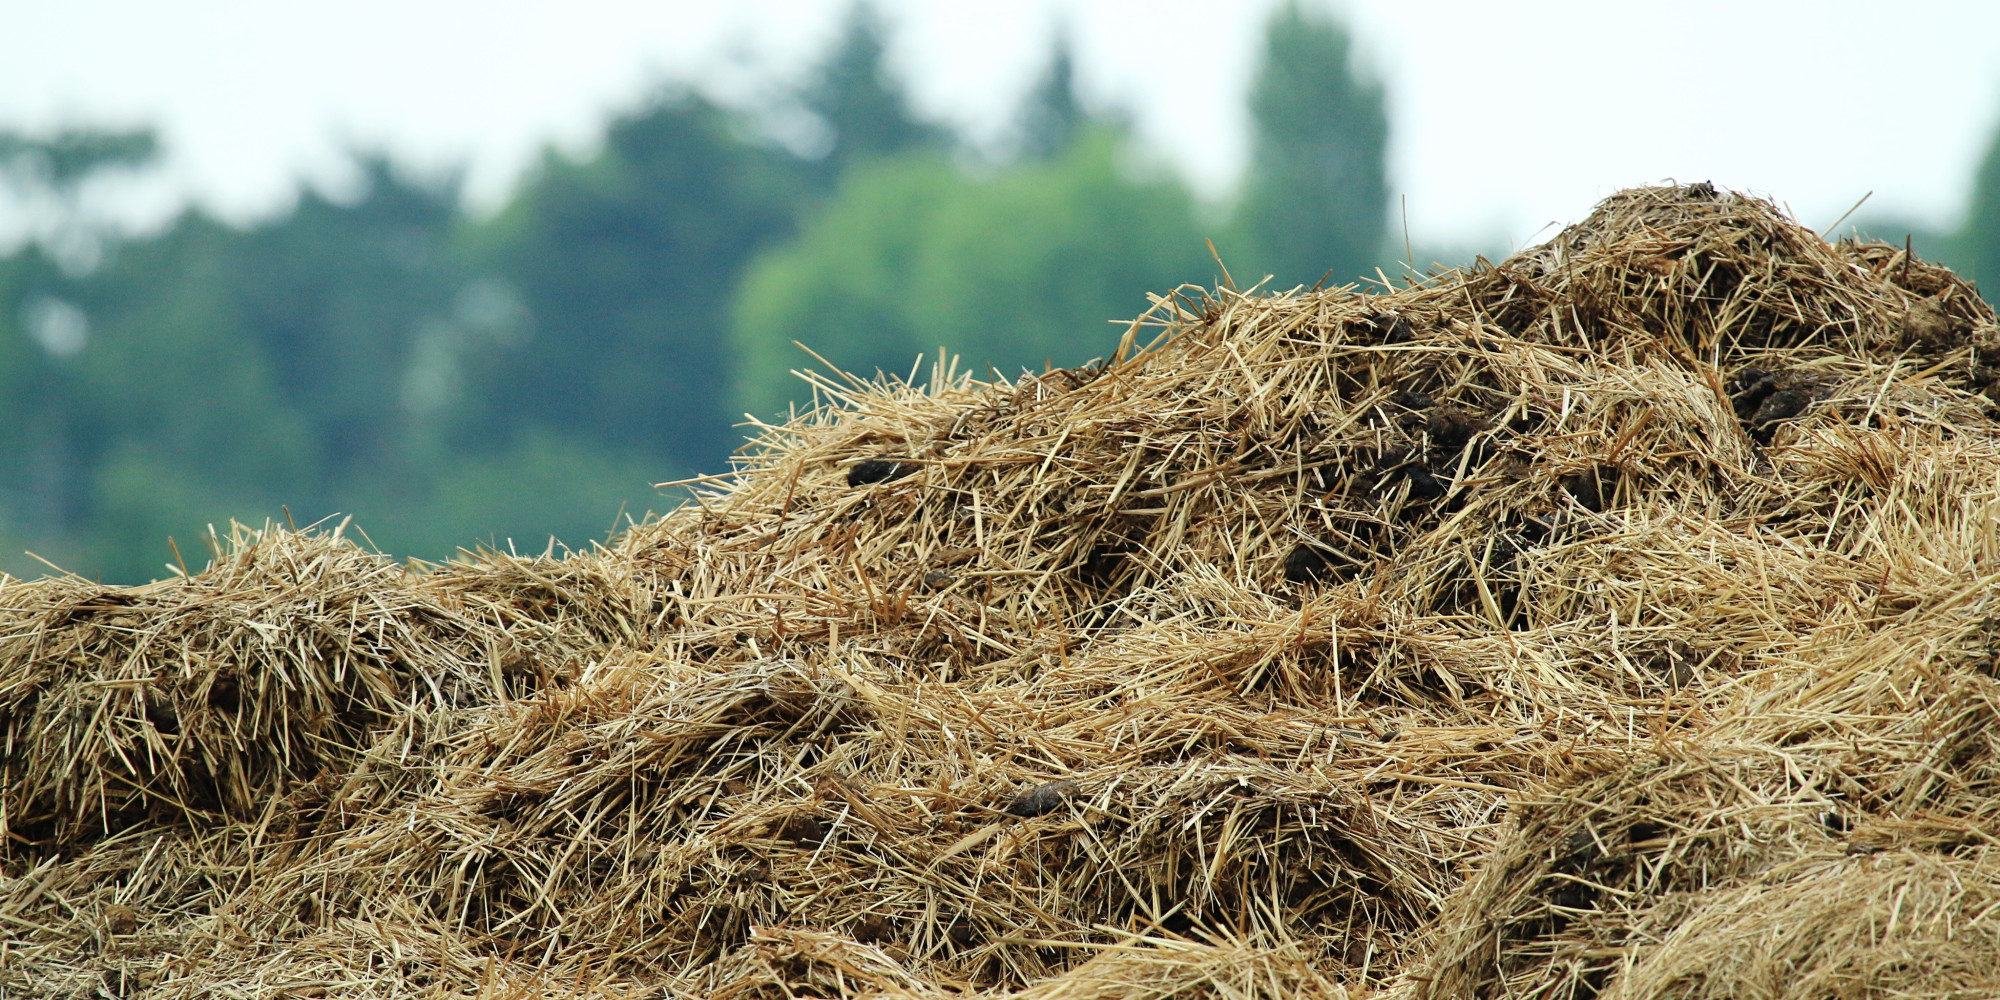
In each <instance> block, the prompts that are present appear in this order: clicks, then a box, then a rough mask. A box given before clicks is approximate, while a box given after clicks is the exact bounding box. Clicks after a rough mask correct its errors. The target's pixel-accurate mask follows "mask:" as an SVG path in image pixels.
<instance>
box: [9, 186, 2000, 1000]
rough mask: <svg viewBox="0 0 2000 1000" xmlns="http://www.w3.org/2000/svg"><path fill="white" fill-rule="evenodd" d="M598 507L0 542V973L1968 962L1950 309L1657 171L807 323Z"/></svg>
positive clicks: (1984, 949) (1886, 255)
mask: <svg viewBox="0 0 2000 1000" xmlns="http://www.w3.org/2000/svg"><path fill="white" fill-rule="evenodd" d="M814 378H815V385H816V388H817V391H818V392H819V393H820V396H821V399H822V400H823V402H824V405H823V406H821V407H819V408H817V409H814V410H813V411H811V412H809V413H807V414H805V415H803V416H801V417H799V418H797V419H795V420H793V421H792V422H790V423H787V424H785V425H782V426H761V427H760V428H759V436H758V438H757V439H756V441H755V443H754V444H753V445H752V446H751V447H750V448H749V449H747V450H746V453H745V454H746V457H745V458H744V460H743V462H742V465H741V467H740V469H739V470H738V472H737V474H736V475H734V476H733V477H730V478H727V479H724V480H719V481H709V482H706V483H703V484H700V485H699V487H698V488H697V491H696V493H695V496H694V501H695V502H692V503H690V504H688V505H686V506H684V507H682V508H681V509H679V510H678V511H676V512H675V513H673V514H671V515H669V516H667V517H664V518H661V519H658V520H654V521H649V522H647V523H644V524H641V525H639V526H637V527H634V528H632V529H631V530H630V531H628V532H626V533H625V534H624V535H623V536H622V537H621V538H620V539H618V540H617V541H616V542H615V543H614V544H612V545H611V546H609V547H607V548H604V549H600V550H597V551H593V552H590V553H584V554H577V555H572V556H569V557H567V558H555V557H552V556H542V557H536V558H522V557H517V556H513V555H500V554H492V553H486V554H481V555H478V556H476V557H468V558H467V559H465V560H464V561H462V562H458V563H453V564H450V565H447V566H438V567H431V566H415V567H409V568H405V567H401V566H397V565H395V564H393V563H391V562H389V561H387V560H385V559H382V558H380V557H378V556H375V555H371V554H369V553H367V552H365V551H363V550H362V549H360V548H357V547H356V546H354V545H352V544H351V543H349V542H348V541H347V540H345V538H344V537H343V536H342V535H341V534H340V533H339V532H338V531H333V532H325V531H306V532H292V531H289V530H283V529H278V528H275V527H267V528H265V529H264V530H262V531H258V532H251V531H246V530H238V531H236V532H235V533H234V534H233V535H232V536H231V537H230V538H227V539H220V538H218V539H215V540H214V548H215V558H214V560H213V561H212V562H211V564H210V566H209V568H208V569H206V570H204V571H202V572H200V573H196V574H193V575H191V576H186V577H176V578H174V579H170V580H168V581H165V582H163V583H158V584H153V585H150V586H147V587H141V588H132V589H122V588H104V587H97V586H94V585H91V584H87V583H85V582H84V581H81V580H77V579H74V578H53V579H47V580H41V581H35V582H20V581H11V580H10V581H0V712H4V715H0V728H4V739H5V744H4V747H0V769H4V774H0V779H4V784H0V810H4V812H0V833H4V836H5V845H4V848H0V850H4V857H5V860H4V869H3V870H4V881H0V925H4V927H5V930H4V931H0V933H4V935H5V938H4V943H0V985H4V986H5V988H6V989H7V991H8V995H9V996H14V995H27V996H77V997H82V996H92V995H99V994H108V995H111V996H141V995H143V996H148V997H196V996H216V995H229V996H258V997H266V996H270V997H276V996H289V997H307V996H313V997H320V996H326V997H333V996H351V997H377V996H381V997H386V996H402V995H454V996H458V995H463V996H482V997H503V996H515V997H528V996H534V997H540V996H550V997H553V996H583V995H589V996H635V997H636V996H683V995H686V996H710V997H731V998H759V1000H765V998H769V1000H777V998H791V997H807V996H881V995H889V996H920V997H926V998H931V997H945V996H966V995H975V994H976V995H981V996H993V997H999V996H1019V997H1022V998H1027V997H1034V998H1038V1000H1041V998H1046V1000H1058V998H1078V1000H1082V998H1100V997H1102V998H1109V997H1134V998H1137V997H1148V998H1150V997H1169V996H1196V995H1199V996H1217V997H1230V998H1238V997H1241V998H1249V997H1260V998H1261V997H1278V996H1287V997H1290V996H1314V997H1328V998H1331V997H1352V998H1359V997H1365V996H1371V995H1377V994H1380V995H1385V996H1394V997H1398V998H1411V1000H1415V998H1445V997H1452V998H1459V997H1468V998H1469V997H1488V996H1521V997H1549V998H1557V997H1562V998H1577V997H1589V996H1600V995H1601V996H1606V997H1620V998H1641V997H1645V998H1654V997H1736V996H1767V997H1787V998H1789V997H1801V998H1803V997H1823V996H1840V997H1874V996H1883V997H1887V996H1896V997H1955V996H1974V995H1990V994H1991V993H1993V992H1994V991H1995V990H2000V917H1996V915H1995V914H1996V913H2000V857H1996V856H1995V854H1994V844H1993V839H1992V838H1993V834H1992V833H1991V832H1990V831H1992V830H1995V829H2000V822H1997V821H2000V816H1996V812H2000V806H1996V805H1995V804H1994V803H1996V802H2000V745H1996V740H2000V736H1996V733H2000V726H1996V725H1995V723H1996V721H2000V720H1996V713H2000V681H1996V680H1995V677H1996V675H2000V667H1996V662H2000V625H1996V624H1995V622H1996V621H2000V616H1996V615H1997V614H2000V613H1997V612H1996V609H1995V608H1994V607H1992V605H1993V603H1994V602H1993V600H1992V596H1991V595H1992V594H1993V592H1994V584H1995V581H1996V565H1995V561H1994V560H1995V556H1996V546H2000V434H1996V424H1995V419H1994V417H1995V410H1994V404H1993V402H1992V400H1991V399H1989V397H1988V396H1987V395H1986V393H1988V392H1989V391H1991V390H1992V387H1993V386H1994V384H1995V382H1996V380H2000V327H1996V325H1995V322H1994V316H1993V313H1992V311H1991V310H1990V309H1989V308H1988V307H1987V306H1986V305H1985V304H1984V303H1983V302H1981V301H1980V300H1979V298H1978V297H1977V296H1976V295H1975V294H1974V293H1973V291H1972V289H1971V288H1970V286H1968V285H1967V284H1965V283H1964V282H1963V281H1961V280H1960V279H1959V278H1957V277H1956V276H1954V275H1952V274H1951V273H1950V272H1949V271H1947V270H1945V269H1943V268H1941V267H1938V266H1936V265H1933V264H1927V263H1924V262H1921V261H1916V260H1912V259H1910V258H1909V257H1908V256H1907V255H1906V253H1905V252H1904V250H1902V249H1900V248H1894V247H1888V246H1883V245H1877V244H1853V243H1836V244H1829V243H1827V242H1825V241H1823V240H1821V239H1820V238H1819V237H1818V236H1817V235H1815V234H1814V233H1812V232H1810V231H1808V230H1806V229H1804V228H1802V227H1800V226H1798V225H1796V224H1795V223H1793V222H1792V221H1790V220H1789V219H1787V218H1785V217H1784V216H1782V215H1781V214H1780V213H1779V212H1777V211H1776V210H1775V209H1774V208H1773V207H1772V206H1771V205H1770V204H1768V203H1766V202H1763V201H1760V200H1756V199H1751V198H1747V197H1744V196H1741V195H1737V194H1733V193H1730V192H1726V191H1720V190H1717V189H1714V188H1712V187H1709V186H1707V185H1695V186H1691V187H1681V188H1672V187H1664V188H1649V189H1640V190H1634V191H1629V192H1625V193H1623V194H1620V195H1618V196H1616V197H1614V198H1612V199H1610V200H1608V201H1607V202H1605V203H1604V205H1602V206H1601V207H1600V208H1599V209H1598V211H1597V212H1596V213H1595V214H1593V215H1592V216H1591V217H1590V218H1589V219H1587V220H1585V221H1584V222H1582V223H1581V224H1579V225H1577V226H1574V227H1571V228H1570V229H1568V230H1566V231H1565V232H1563V233H1562V234H1561V235H1560V236H1558V237H1557V238H1556V239H1555V240H1553V241H1551V242H1550V243H1548V244H1545V245H1543V246H1540V247H1536V248H1534V249H1532V250H1530V251H1527V252H1525V253H1523V254H1520V255H1517V256H1515V257H1513V258H1510V259H1509V260H1507V261H1505V262H1503V263H1501V264H1498V265H1487V264H1483V263H1482V264H1481V265H1480V266H1478V267H1475V268H1473V269H1470V270H1467V271H1463V272H1458V271H1453V272H1445V273H1440V274H1437V275H1435V276H1432V277H1431V278H1429V279H1428V280H1424V281H1420V282H1417V283H1415V284H1413V285H1412V286H1411V287H1408V288H1384V289H1381V290H1378V291H1377V292H1376V293H1374V294H1357V293H1355V292H1354V291H1352V290H1336V291H1327V292H1297V293H1292V294H1287V295H1263V294H1254V293H1239V292H1236V291H1233V290H1229V289H1223V290H1217V291H1208V292H1204V291H1202V290H1199V289H1183V290H1181V291H1179V292H1176V293H1174V294H1173V295H1170V296H1167V297H1164V298H1161V299H1159V300H1158V301H1157V302H1156V304H1155V306H1154V307H1153V309H1152V310H1151V311H1149V312H1148V313H1147V314H1146V315H1145V316H1144V317H1142V318H1141V319H1140V320H1139V321H1138V322H1135V323H1134V324H1133V325H1132V326H1131V328H1130V330H1129V331H1128V333H1127V334H1126V337H1125V340H1124V342H1123V343H1122V344H1121V345H1120V347H1119V349H1118V351H1117V353H1116V354H1115V355H1114V356H1113V357H1111V358H1110V359H1109V360H1107V361H1104V362H1101V363H1098V364H1094V365H1090V366H1086V367H1083V368H1078V369H1069V370H1060V371H1052V372H1047V373H1044V374H1041V375H1033V376H1024V377H1022V378H1021V379H1019V380H1016V381H1011V382H1008V381H998V382H991V383H987V382H979V381H975V380H973V379H970V378H968V377H965V376H963V375H960V374H957V373H955V372H953V371H952V370H951V369H950V368H949V367H948V366H945V365H940V366H939V367H938V368H937V369H936V370H934V371H933V373H932V375H931V377H930V378H929V379H928V381H927V382H925V383H924V384H922V385H914V386H913V385H904V384H901V383H889V384H862V383H860V382H856V381H854V380H851V379H844V378H842V377H839V376H834V377H818V376H815V377H814Z"/></svg>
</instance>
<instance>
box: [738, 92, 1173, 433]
mask: <svg viewBox="0 0 2000 1000" xmlns="http://www.w3.org/2000/svg"><path fill="white" fill-rule="evenodd" d="M1193 208H1194V206H1193V203H1192V200H1191V198H1190V197H1189V195H1188V193H1187V191H1186V189H1185V188H1184V187H1182V185H1181V184H1180V183H1179V182H1178V181H1177V180H1175V179H1173V178H1171V177H1169V176H1164V175H1155V176H1148V175H1144V174H1141V173H1138V172H1137V171H1135V170H1134V169H1133V168H1132V166H1131V164H1130V163H1129V162H1128V157H1127V156H1126V155H1124V154H1123V153H1122V152H1121V149H1120V147H1119V144H1118V142H1117V140H1116V138H1115V136H1113V135H1111V134H1109V133H1106V132H1094V133H1090V134H1088V135H1086V136H1085V137H1083V138H1082V139H1080V140H1079V141H1077V142H1076V143H1075V144H1073V145H1072V146H1071V148H1070V149H1069V151H1068V152H1066V153H1064V154H1063V155H1061V156H1059V157H1057V158H1056V159H1054V160H1050V161H1048V162H1045V163H1031V164H1025V165H1020V166H1015V167H1011V168H1007V169H1004V170H1001V171H999V172H998V173H996V174H994V175H993V176H990V177H980V176H976V175H974V174H972V173H970V172H968V171H965V170H963V169H960V168H958V167H956V166H954V165H953V164H951V163H950V162H948V161H946V160H943V159H942V158H937V157H905V158H899V159H894V160H887V161H881V162H877V163H872V164H867V165H864V166H862V167H858V168H856V169H855V170H854V171H852V172H851V173H850V174H849V175H848V176H847V177H846V178H845V179H844V180H843V181H842V184H841V186H840V189H839V190H838V191H837V192H836V193H835V194H834V196H833V198H832V199H831V201H830V202H829V203H828V204H827V205H826V206H824V208H823V210H822V211H821V212H820V213H819V214H818V216H817V217H815V218H814V219H813V220H812V222H810V223H809V224H808V225H807V227H806V229H805V231H804V232H803V233H801V235H800V237H799V239H798V240H797V241H796V242H794V243H792V244H789V245H786V246H783V247H781V248H778V249H776V250H773V251H772V252H770V253H768V254H765V255H764V256H762V257H760V258H759V259H758V260H757V261H756V262H755V263H754V264H753V265H752V266H751V268H750V271H749V273H748V274H747V275H746V276H745V278H744V280H743V283H742V285H741V286H740V288H739V291H738V293H737V299H736V302H737V305H736V323H735V327H734V333H735V338H736V349H737V352H738V355H739V357H740V358H741V359H742V368H741V371H740V374H739V377H738V380H737V383H736V386H737V399H738V404H739V406H740V407H741V408H743V409H745V410H747V411H749V412H752V413H755V414H757V415H759V416H769V415H772V414H775V413H778V412H780V411H782V410H783V409H784V407H785V404H786V403H787V401H792V400H800V399H802V398H804V396H805V392H804V387H803V385H802V384H801V383H799V382H798V381H797V380H795V379H793V378H792V377H790V376H789V375H788V370H789V369H791V368H793V367H795V366H799V365H804V366H806V367H819V366H818V365H817V364H816V363H814V362H812V361H811V360H810V358H809V357H807V356H806V355H804V354H803V353H801V352H799V351H797V350H796V349H795V348H793V347H791V344H792V342H793V341H798V342H801V343H804V344H805V345H806V346H808V347H810V348H812V349H813V350H814V351H816V352H818V353H819V354H821V355H822V356H823V357H825V358H826V359H827V360H828V361H830V362H832V363H833V364H835V365H837V366H839V367H841V368H842V369H844V370H848V371H854V372H857V373H862V374H870V375H872V374H873V373H874V372H876V371H877V370H878V369H879V370H881V371H884V372H888V373H893V374H897V375H904V374H907V373H908V372H909V371H910V368H911V365H912V363H913V362H914V360H915V359H916V358H917V356H919V355H922V354H927V353H935V351H936V350H937V349H938V348H939V347H940V346H942V347H945V348H946V349H948V350H950V351H952V352H954V353H959V354H962V355H963V356H964V358H965V360H966V361H968V362H971V363H973V364H974V365H987V364H990V365H993V366H995V367H997V368H999V369H1001V370H1002V371H1017V370H1019V369H1020V368H1021V367H1023V366H1027V367H1033V368H1040V367H1041V366H1042V365H1043V364H1044V363H1045V362H1052V363H1055V364H1059V365H1060V364H1075V363H1078V362H1081V361H1084V360H1087V359H1089V358H1090V357H1092V356H1095V355H1103V354H1108V353H1109V352H1110V350H1111V349H1112V348H1113V347H1114V346H1115V345H1116V343H1117V340H1118V336H1119V335H1120V333H1122V330H1121V329H1120V328H1118V327H1116V326H1113V325H1111V324H1110V323H1109V322H1107V321H1109V320H1114V319H1129V318H1131V317H1133V316H1136V315H1137V314H1139V313H1140V312H1142V311H1143V310H1144V309H1145V308H1146V307H1147V300H1146V293H1147V292H1149V291H1160V290H1165V289H1171V288H1173V287H1175V286H1177V285H1179V284H1181V283H1183V282H1187V281H1206V280H1207V279H1208V277H1209V275H1210V273H1211V271H1212V266H1211V265H1210V264H1209V263H1208V261H1207V258H1206V250H1205V248H1204V247H1203V244H1202V239H1201V235H1200V232H1199V230H1198V229H1197V227H1196V225H1195V223H1194V221H1193Z"/></svg>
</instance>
